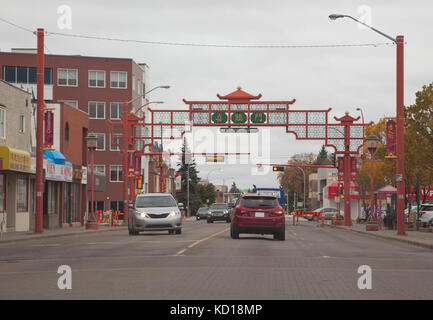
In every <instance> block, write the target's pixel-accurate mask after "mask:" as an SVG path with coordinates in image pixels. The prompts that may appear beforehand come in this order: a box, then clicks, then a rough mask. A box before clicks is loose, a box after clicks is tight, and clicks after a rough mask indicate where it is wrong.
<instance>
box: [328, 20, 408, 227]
mask: <svg viewBox="0 0 433 320" xmlns="http://www.w3.org/2000/svg"><path fill="white" fill-rule="evenodd" d="M329 18H330V19H331V20H336V19H339V18H350V19H352V20H354V21H356V22H358V23H360V24H362V25H364V26H366V27H367V28H369V29H371V30H373V31H375V32H377V33H379V34H380V35H382V36H384V37H385V38H387V39H389V40H391V41H392V42H394V43H395V44H396V45H397V51H396V55H397V59H396V60H397V72H396V73H397V94H396V96H397V97H396V101H397V105H396V109H397V110H396V113H397V114H396V116H397V150H396V154H397V172H396V181H397V234H398V235H405V226H404V220H405V216H404V193H405V186H404V179H403V177H404V36H402V35H400V36H397V37H396V38H395V39H394V38H392V37H390V36H388V35H386V34H385V33H383V32H381V31H379V30H377V29H375V28H373V27H371V26H369V25H367V24H365V23H363V22H361V21H359V20H357V19H355V18H353V17H351V16H348V15H343V14H331V15H330V16H329Z"/></svg>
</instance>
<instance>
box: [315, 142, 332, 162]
mask: <svg viewBox="0 0 433 320" xmlns="http://www.w3.org/2000/svg"><path fill="white" fill-rule="evenodd" d="M331 163H332V161H331V160H330V159H329V156H328V151H326V148H325V145H322V148H321V149H320V151H319V154H318V155H317V159H316V163H315V164H318V165H328V164H331Z"/></svg>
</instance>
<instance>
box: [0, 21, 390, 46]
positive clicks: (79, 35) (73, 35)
mask: <svg viewBox="0 0 433 320" xmlns="http://www.w3.org/2000/svg"><path fill="white" fill-rule="evenodd" d="M0 21H3V22H4V23H7V24H9V25H11V26H14V27H16V28H19V29H21V30H24V31H27V32H31V33H33V34H36V32H35V31H33V30H30V29H28V28H26V27H23V26H20V25H18V24H15V23H13V22H10V21H8V20H6V19H3V18H0ZM46 35H52V36H62V37H69V38H80V39H91V40H103V41H116V42H127V43H140V44H147V45H163V46H183V47H208V48H238V49H295V48H341V47H379V46H390V45H394V43H393V42H378V43H352V44H307V45H261V44H258V45H236V44H212V43H188V42H164V41H148V40H137V39H122V38H113V37H103V36H92V35H83V34H73V33H63V32H48V31H46Z"/></svg>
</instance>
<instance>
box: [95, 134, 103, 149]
mask: <svg viewBox="0 0 433 320" xmlns="http://www.w3.org/2000/svg"><path fill="white" fill-rule="evenodd" d="M95 135H96V137H98V143H97V145H96V151H105V133H95Z"/></svg>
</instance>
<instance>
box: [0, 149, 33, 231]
mask: <svg viewBox="0 0 433 320" xmlns="http://www.w3.org/2000/svg"><path fill="white" fill-rule="evenodd" d="M29 189H30V153H29V152H26V151H23V150H19V149H14V148H10V147H6V146H0V227H1V228H2V230H3V231H28V230H29V217H30V201H29V197H30V190H29Z"/></svg>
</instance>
